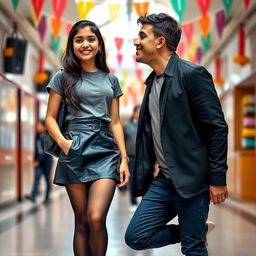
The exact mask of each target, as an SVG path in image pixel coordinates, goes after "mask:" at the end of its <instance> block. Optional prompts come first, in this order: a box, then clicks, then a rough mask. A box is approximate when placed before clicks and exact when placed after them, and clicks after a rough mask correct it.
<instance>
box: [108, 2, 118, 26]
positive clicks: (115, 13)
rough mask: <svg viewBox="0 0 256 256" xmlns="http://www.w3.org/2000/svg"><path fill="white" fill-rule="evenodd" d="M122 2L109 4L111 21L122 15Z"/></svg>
mask: <svg viewBox="0 0 256 256" xmlns="http://www.w3.org/2000/svg"><path fill="white" fill-rule="evenodd" d="M120 10H121V4H108V13H109V17H110V21H111V22H112V21H114V20H115V19H116V18H117V17H119V15H120Z"/></svg>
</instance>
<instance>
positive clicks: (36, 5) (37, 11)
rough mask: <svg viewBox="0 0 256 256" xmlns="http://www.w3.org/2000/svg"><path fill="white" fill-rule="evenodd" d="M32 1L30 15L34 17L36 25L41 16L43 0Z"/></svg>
mask: <svg viewBox="0 0 256 256" xmlns="http://www.w3.org/2000/svg"><path fill="white" fill-rule="evenodd" d="M31 3H32V15H33V18H34V23H35V25H36V26H37V25H38V23H39V20H40V17H41V13H42V9H43V5H44V0H31Z"/></svg>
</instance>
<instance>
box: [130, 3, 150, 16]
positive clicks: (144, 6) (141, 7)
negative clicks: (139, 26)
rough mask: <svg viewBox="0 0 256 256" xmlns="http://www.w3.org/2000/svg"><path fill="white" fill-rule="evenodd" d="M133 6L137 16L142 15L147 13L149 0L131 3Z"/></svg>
mask: <svg viewBox="0 0 256 256" xmlns="http://www.w3.org/2000/svg"><path fill="white" fill-rule="evenodd" d="M133 7H134V10H135V12H136V13H137V15H138V16H139V17H141V16H144V15H145V14H146V13H148V9H149V1H146V2H142V3H141V2H138V3H136V2H135V3H133Z"/></svg>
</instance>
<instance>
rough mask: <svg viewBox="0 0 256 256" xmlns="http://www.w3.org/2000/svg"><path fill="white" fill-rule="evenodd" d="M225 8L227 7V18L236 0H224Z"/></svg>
mask: <svg viewBox="0 0 256 256" xmlns="http://www.w3.org/2000/svg"><path fill="white" fill-rule="evenodd" d="M222 2H223V5H224V8H225V12H226V16H227V18H229V17H230V11H231V8H232V5H233V2H234V0H222Z"/></svg>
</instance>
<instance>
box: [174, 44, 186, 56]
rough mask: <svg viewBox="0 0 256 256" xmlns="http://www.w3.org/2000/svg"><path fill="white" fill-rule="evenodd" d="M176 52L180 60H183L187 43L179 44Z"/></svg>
mask: <svg viewBox="0 0 256 256" xmlns="http://www.w3.org/2000/svg"><path fill="white" fill-rule="evenodd" d="M176 51H177V53H178V55H179V57H180V58H183V55H184V51H185V43H184V42H179V44H178V47H177V50H176Z"/></svg>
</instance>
